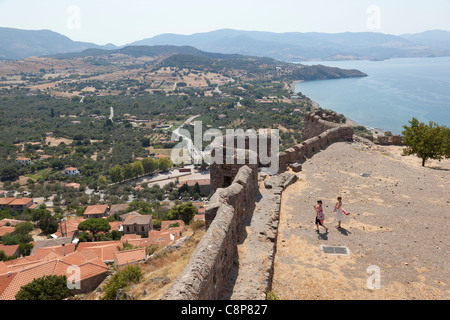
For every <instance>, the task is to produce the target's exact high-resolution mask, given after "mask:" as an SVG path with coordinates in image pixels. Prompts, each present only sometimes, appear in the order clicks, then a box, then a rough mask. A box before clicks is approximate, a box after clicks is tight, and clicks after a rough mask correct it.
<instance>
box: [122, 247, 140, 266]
mask: <svg viewBox="0 0 450 320" xmlns="http://www.w3.org/2000/svg"><path fill="white" fill-rule="evenodd" d="M146 256H147V255H146V252H145V248H139V249H133V250H125V251H118V252H116V253H115V254H114V262H115V263H116V265H117V266H123V265H127V264H130V263H134V262H138V261H141V260H144V259H145V258H146Z"/></svg>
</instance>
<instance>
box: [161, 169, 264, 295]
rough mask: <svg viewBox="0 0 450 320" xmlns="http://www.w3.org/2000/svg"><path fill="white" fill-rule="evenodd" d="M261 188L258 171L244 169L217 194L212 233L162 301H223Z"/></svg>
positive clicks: (210, 211)
mask: <svg viewBox="0 0 450 320" xmlns="http://www.w3.org/2000/svg"><path fill="white" fill-rule="evenodd" d="M255 177H256V179H255ZM257 188H258V180H257V170H256V174H255V170H254V169H253V170H252V169H251V168H250V167H248V166H243V167H241V169H240V170H239V172H238V173H237V175H236V177H235V179H234V180H233V183H232V184H231V185H230V186H229V187H227V188H221V189H218V190H217V191H216V193H214V195H213V196H212V197H211V201H210V204H209V206H208V209H207V211H206V217H207V218H206V219H207V220H208V224H209V228H208V231H207V232H206V233H205V235H204V236H203V238H202V240H201V241H200V243H199V244H198V245H197V248H196V250H195V251H194V253H193V254H192V256H191V259H190V261H189V263H188V265H187V266H186V268H185V269H184V271H183V272H182V273H181V275H180V276H179V277H178V278H177V279H176V280H175V281H174V283H173V285H172V286H171V287H170V288H169V290H168V291H167V292H166V293H165V294H164V296H163V297H162V298H161V299H162V300H215V299H218V298H219V297H220V294H221V292H222V289H223V288H224V286H225V285H226V282H227V278H228V274H229V271H230V270H231V267H232V265H233V261H234V258H235V256H236V254H237V235H238V233H239V231H240V228H241V227H242V226H243V225H244V220H245V218H246V216H247V214H248V213H249V211H251V210H252V209H253V208H252V205H253V204H254V201H255V200H254V195H255V193H256V190H257Z"/></svg>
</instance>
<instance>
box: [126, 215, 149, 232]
mask: <svg viewBox="0 0 450 320" xmlns="http://www.w3.org/2000/svg"><path fill="white" fill-rule="evenodd" d="M122 226H123V233H124V234H130V233H134V234H148V232H149V231H150V230H152V229H153V217H152V216H151V215H140V214H138V215H128V216H127V217H126V218H125V220H124V221H123V224H122Z"/></svg>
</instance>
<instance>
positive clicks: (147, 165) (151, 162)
mask: <svg viewBox="0 0 450 320" xmlns="http://www.w3.org/2000/svg"><path fill="white" fill-rule="evenodd" d="M142 166H143V167H144V172H145V173H150V172H153V171H155V170H156V169H158V161H157V160H155V159H152V158H145V159H143V160H142Z"/></svg>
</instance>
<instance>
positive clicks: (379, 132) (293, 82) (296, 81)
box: [291, 80, 385, 138]
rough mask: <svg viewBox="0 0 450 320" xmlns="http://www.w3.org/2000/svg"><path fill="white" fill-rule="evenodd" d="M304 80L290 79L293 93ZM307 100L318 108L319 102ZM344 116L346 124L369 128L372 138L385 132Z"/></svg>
mask: <svg viewBox="0 0 450 320" xmlns="http://www.w3.org/2000/svg"><path fill="white" fill-rule="evenodd" d="M304 81H305V80H295V81H292V82H291V91H292V92H293V93H297V92H296V90H295V87H296V86H297V84H299V83H302V82H304ZM308 98H309V97H308ZM309 100H311V103H312V106H313V108H320V104H319V103H318V102H317V101H314V100H312V99H311V98H309ZM344 116H345V118H346V119H347V121H346V124H348V125H349V126H351V127H360V126H362V127H365V128H366V129H367V130H369V131H370V132H371V133H372V135H373V136H374V138H377V137H378V136H383V135H384V134H385V131H384V130H381V129H377V128H372V127H369V126H365V125H362V124H360V123H358V122H356V121H355V120H352V119H350V118H348V117H347V116H346V115H345V114H344Z"/></svg>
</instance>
